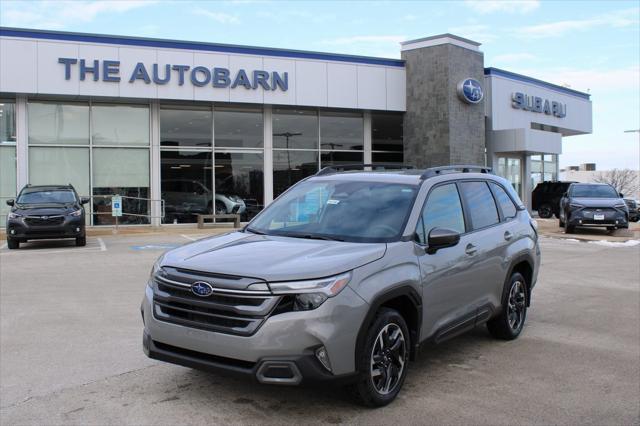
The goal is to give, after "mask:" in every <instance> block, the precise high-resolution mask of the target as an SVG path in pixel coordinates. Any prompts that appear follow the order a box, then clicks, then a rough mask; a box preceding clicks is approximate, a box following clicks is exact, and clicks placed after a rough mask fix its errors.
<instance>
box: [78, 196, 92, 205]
mask: <svg viewBox="0 0 640 426" xmlns="http://www.w3.org/2000/svg"><path fill="white" fill-rule="evenodd" d="M89 201H91V198H89V197H80V204H87V203H88V202H89Z"/></svg>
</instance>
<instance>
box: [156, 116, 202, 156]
mask: <svg viewBox="0 0 640 426" xmlns="http://www.w3.org/2000/svg"><path fill="white" fill-rule="evenodd" d="M212 126H213V112H212V111H211V108H210V107H203V108H200V109H195V108H179V107H172V108H169V107H163V108H162V109H161V110H160V145H161V146H163V147H170V146H173V147H179V148H183V147H198V148H207V147H211V142H212V135H213V129H212Z"/></svg>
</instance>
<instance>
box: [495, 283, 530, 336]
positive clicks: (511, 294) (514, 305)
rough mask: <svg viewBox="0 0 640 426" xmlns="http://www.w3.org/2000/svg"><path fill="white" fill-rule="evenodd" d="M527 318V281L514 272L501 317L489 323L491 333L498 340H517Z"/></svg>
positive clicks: (504, 298)
mask: <svg viewBox="0 0 640 426" xmlns="http://www.w3.org/2000/svg"><path fill="white" fill-rule="evenodd" d="M526 318H527V281H526V280H525V279H524V277H523V276H522V274H521V273H519V272H514V273H513V274H512V275H511V279H510V280H509V283H508V287H507V291H506V292H505V294H504V296H503V301H502V311H501V312H500V315H499V316H497V317H495V318H493V319H491V320H490V321H489V322H487V328H488V329H489V333H491V335H492V336H493V337H495V338H496V339H501V340H514V339H517V338H518V336H519V335H520V333H521V332H522V329H523V328H524V322H525V320H526Z"/></svg>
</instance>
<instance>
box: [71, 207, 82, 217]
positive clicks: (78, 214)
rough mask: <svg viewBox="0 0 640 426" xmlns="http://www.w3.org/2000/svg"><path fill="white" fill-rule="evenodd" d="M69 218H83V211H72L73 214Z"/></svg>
mask: <svg viewBox="0 0 640 426" xmlns="http://www.w3.org/2000/svg"><path fill="white" fill-rule="evenodd" d="M69 216H74V217H78V216H82V209H79V210H75V211H72V212H71V213H69Z"/></svg>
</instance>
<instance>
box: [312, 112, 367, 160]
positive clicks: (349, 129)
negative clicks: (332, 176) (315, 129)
mask: <svg viewBox="0 0 640 426" xmlns="http://www.w3.org/2000/svg"><path fill="white" fill-rule="evenodd" d="M320 150H321V154H320V167H326V166H330V165H332V164H346V163H362V162H363V161H364V119H363V117H362V113H361V112H342V111H320Z"/></svg>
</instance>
